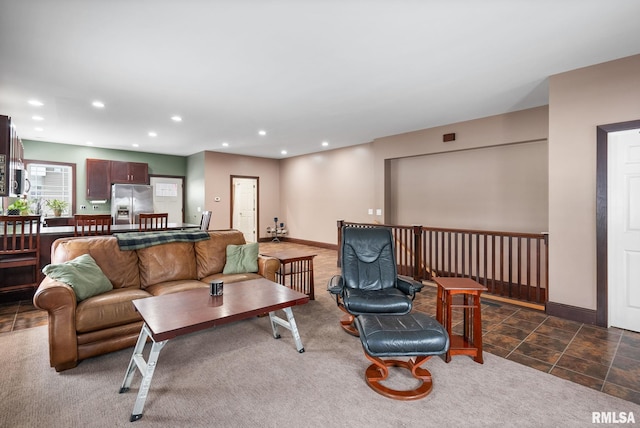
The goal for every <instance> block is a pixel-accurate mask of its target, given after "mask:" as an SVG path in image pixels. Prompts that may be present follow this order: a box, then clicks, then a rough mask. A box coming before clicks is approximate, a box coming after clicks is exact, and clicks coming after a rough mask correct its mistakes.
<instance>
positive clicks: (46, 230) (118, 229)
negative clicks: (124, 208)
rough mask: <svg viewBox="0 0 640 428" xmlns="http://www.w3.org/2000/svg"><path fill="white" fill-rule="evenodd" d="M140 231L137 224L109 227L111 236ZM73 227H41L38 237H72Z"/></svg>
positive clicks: (173, 226) (185, 226)
mask: <svg viewBox="0 0 640 428" xmlns="http://www.w3.org/2000/svg"><path fill="white" fill-rule="evenodd" d="M198 228H200V225H199V224H190V223H169V224H167V229H169V230H184V229H198ZM139 229H140V225H138V224H112V225H111V234H114V233H123V232H138V231H139ZM73 233H74V227H73V226H49V227H41V228H40V235H60V236H59V237H58V238H61V237H63V236H73Z"/></svg>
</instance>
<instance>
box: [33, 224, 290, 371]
mask: <svg viewBox="0 0 640 428" xmlns="http://www.w3.org/2000/svg"><path fill="white" fill-rule="evenodd" d="M208 233H209V235H210V239H207V240H204V241H199V242H172V243H166V244H162V245H156V246H152V247H148V248H143V249H138V250H134V251H121V250H120V248H119V245H118V241H117V239H116V238H115V237H114V236H94V237H82V238H61V239H58V240H56V241H55V242H54V243H53V245H52V246H51V263H52V264H56V263H62V262H65V261H67V260H72V259H74V258H76V257H78V256H80V255H82V254H89V255H91V257H92V258H93V259H95V261H96V263H97V264H98V266H99V267H100V269H101V270H102V271H103V272H104V274H105V275H106V276H107V278H109V280H110V281H111V283H112V285H113V290H111V291H108V292H106V293H103V294H100V295H97V296H93V297H89V298H88V299H86V300H83V301H81V302H76V296H75V294H74V291H73V288H71V287H70V286H68V285H67V284H64V283H62V282H59V281H56V280H53V279H51V278H50V277H45V278H44V280H43V281H42V283H41V284H40V286H39V287H38V289H37V290H36V293H35V296H34V298H33V302H34V304H35V306H36V307H38V308H40V309H44V310H46V311H47V312H48V314H49V362H50V364H51V367H55V369H56V371H58V372H59V371H63V370H67V369H70V368H73V367H75V366H76V365H77V364H78V362H79V361H81V360H84V359H85V358H89V357H94V356H96V355H100V354H105V353H108V352H113V351H116V350H120V349H123V348H127V347H130V346H133V345H135V342H136V340H137V337H138V334H139V333H140V329H141V327H142V319H141V318H140V315H139V314H138V313H137V312H136V311H135V309H134V306H133V304H132V303H131V301H132V300H135V299H140V298H144V297H149V296H157V295H161V294H168V293H175V292H178V291H184V290H190V289H194V288H201V287H205V288H206V287H208V286H209V285H208V284H209V282H210V281H211V280H213V279H223V280H224V282H225V284H227V283H233V282H237V281H243V280H247V279H254V278H259V277H261V276H262V277H265V278H267V279H270V280H271V281H274V280H275V272H276V271H277V270H278V268H279V267H280V262H279V261H278V260H277V259H274V258H268V257H261V256H260V257H258V273H243V274H231V275H225V274H223V273H222V271H223V268H224V265H225V261H226V248H227V245H229V244H235V245H241V244H244V243H245V240H244V236H243V235H242V233H241V232H239V231H237V230H220V231H209V232H208Z"/></svg>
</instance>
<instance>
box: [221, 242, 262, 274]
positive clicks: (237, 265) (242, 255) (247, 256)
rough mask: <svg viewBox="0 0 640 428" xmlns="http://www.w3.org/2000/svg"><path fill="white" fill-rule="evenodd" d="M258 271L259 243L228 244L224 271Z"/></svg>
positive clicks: (228, 272) (226, 272)
mask: <svg viewBox="0 0 640 428" xmlns="http://www.w3.org/2000/svg"><path fill="white" fill-rule="evenodd" d="M248 272H258V243H257V242H254V243H251V244H244V245H227V262H226V263H225V265H224V269H223V270H222V273H224V274H230V273H248Z"/></svg>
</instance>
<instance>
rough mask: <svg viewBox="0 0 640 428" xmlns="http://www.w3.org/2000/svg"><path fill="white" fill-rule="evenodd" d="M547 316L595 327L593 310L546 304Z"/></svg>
mask: <svg viewBox="0 0 640 428" xmlns="http://www.w3.org/2000/svg"><path fill="white" fill-rule="evenodd" d="M546 312H547V315H552V316H554V317H559V318H564V319H568V320H571V321H577V322H581V323H584V324H592V325H597V323H596V311H595V309H585V308H579V307H577V306H571V305H565V304H563V303H555V302H547V310H546Z"/></svg>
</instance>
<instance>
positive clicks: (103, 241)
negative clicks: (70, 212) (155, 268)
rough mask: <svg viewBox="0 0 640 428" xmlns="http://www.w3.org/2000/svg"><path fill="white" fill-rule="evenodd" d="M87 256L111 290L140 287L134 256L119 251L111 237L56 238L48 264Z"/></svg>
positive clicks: (129, 252) (127, 252) (116, 242)
mask: <svg viewBox="0 0 640 428" xmlns="http://www.w3.org/2000/svg"><path fill="white" fill-rule="evenodd" d="M82 254H89V255H91V257H93V259H94V260H95V261H96V264H97V265H98V266H100V269H101V270H102V272H103V273H104V274H105V275H106V276H107V278H109V281H111V284H112V285H113V288H122V287H132V288H140V274H139V272H138V254H137V253H136V252H135V251H120V248H119V247H118V241H117V240H116V238H115V237H113V236H92V237H84V238H60V239H58V240H56V241H55V242H54V243H53V246H52V253H51V263H62V262H65V261H67V260H71V259H75V258H76V257H78V256H79V255H82Z"/></svg>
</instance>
